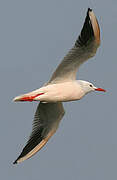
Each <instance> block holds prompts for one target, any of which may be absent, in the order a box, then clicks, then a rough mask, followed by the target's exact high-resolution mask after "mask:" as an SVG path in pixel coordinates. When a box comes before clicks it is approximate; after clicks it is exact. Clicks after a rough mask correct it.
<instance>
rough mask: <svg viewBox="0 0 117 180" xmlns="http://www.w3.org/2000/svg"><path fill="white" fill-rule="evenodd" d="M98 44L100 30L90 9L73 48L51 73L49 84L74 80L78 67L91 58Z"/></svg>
mask: <svg viewBox="0 0 117 180" xmlns="http://www.w3.org/2000/svg"><path fill="white" fill-rule="evenodd" d="M99 44H100V28H99V25H98V21H97V19H96V17H95V15H94V13H93V11H92V10H91V9H88V11H87V15H86V18H85V22H84V25H83V28H82V30H81V33H80V35H79V37H78V39H77V40H76V42H75V45H74V47H73V48H72V49H71V50H70V51H69V52H68V54H67V55H66V56H65V57H64V59H63V61H62V62H61V63H60V65H59V66H58V67H57V69H56V71H55V72H54V73H53V75H52V77H51V79H50V82H51V83H57V82H64V81H68V80H70V79H72V80H73V79H76V73H77V69H78V67H79V66H80V65H81V64H82V63H83V62H85V61H86V60H88V59H89V58H91V57H93V56H94V55H95V53H96V50H97V48H98V46H99Z"/></svg>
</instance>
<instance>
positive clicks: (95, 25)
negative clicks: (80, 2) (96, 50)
mask: <svg viewBox="0 0 117 180" xmlns="http://www.w3.org/2000/svg"><path fill="white" fill-rule="evenodd" d="M87 13H88V15H89V18H90V21H91V24H92V29H93V33H94V38H95V41H96V44H97V45H98V46H99V45H100V27H99V23H98V20H97V18H96V16H95V14H94V12H93V10H92V9H90V8H88V11H87Z"/></svg>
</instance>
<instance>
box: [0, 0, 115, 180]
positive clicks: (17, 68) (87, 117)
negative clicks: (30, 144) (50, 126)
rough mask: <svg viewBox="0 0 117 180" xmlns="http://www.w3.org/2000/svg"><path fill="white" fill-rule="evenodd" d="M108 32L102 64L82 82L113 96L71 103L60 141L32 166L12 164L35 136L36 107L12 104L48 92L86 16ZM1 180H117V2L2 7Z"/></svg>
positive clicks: (23, 2)
mask: <svg viewBox="0 0 117 180" xmlns="http://www.w3.org/2000/svg"><path fill="white" fill-rule="evenodd" d="M88 7H90V8H92V9H93V11H94V13H95V15H96V16H97V19H98V21H99V25H100V28H101V46H100V48H99V49H98V51H97V54H96V56H95V57H94V58H93V59H92V60H89V61H88V62H86V63H85V64H83V65H82V67H81V68H80V71H79V74H78V76H77V77H78V79H82V80H88V81H91V82H92V83H94V84H95V85H97V86H99V87H102V88H105V89H107V93H105V94H104V93H91V94H88V95H87V96H85V97H84V98H83V99H82V100H81V101H77V102H70V103H65V104H64V106H65V110H66V115H65V116H64V118H63V120H62V121H61V124H60V127H59V129H58V131H57V133H56V134H55V135H54V136H53V137H52V138H51V140H49V142H48V144H47V145H46V146H45V147H44V148H43V149H42V150H41V151H40V152H38V153H37V154H36V155H35V156H34V157H32V158H31V159H29V160H27V161H24V162H23V163H21V164H19V165H13V164H12V162H13V161H14V160H15V159H16V158H17V156H18V155H19V154H20V152H21V150H22V148H23V146H24V145H25V143H26V141H27V139H28V136H29V134H30V132H31V128H32V120H33V116H34V112H35V110H36V106H37V103H13V102H12V98H13V97H14V96H16V95H19V94H21V93H25V92H29V91H31V90H34V89H36V88H39V87H41V85H42V84H43V83H45V82H46V81H47V80H48V79H49V77H50V76H51V74H52V72H53V70H54V69H55V67H56V66H57V65H58V63H59V62H60V61H61V59H62V58H63V57H64V55H65V54H66V53H67V52H68V50H69V49H70V48H71V47H72V45H73V44H74V42H75V40H76V38H77V36H78V35H79V33H80V31H81V28H82V25H83V23H84V19H85V16H86V12H87V8H88ZM0 19H1V20H0V32H1V33H0V36H1V38H0V49H1V51H0V62H1V63H0V83H1V85H0V92H1V93H0V104H1V121H0V178H1V179H4V180H9V179H12V180H16V179H17V180H21V179H22V180H32V179H33V180H39V179H41V180H45V179H48V180H50V179H51V180H60V179H61V180H65V179H67V180H71V179H78V180H94V179H95V180H110V179H112V180H116V179H117V110H116V109H117V100H116V98H117V95H116V92H117V81H116V77H117V70H116V69H117V50H116V49H117V47H116V46H117V43H116V41H117V1H116V0H111V1H109V0H98V1H97V0H49V1H47V0H38V1H37V0H33V1H30V0H20V1H16V0H10V1H9V0H1V1H0Z"/></svg>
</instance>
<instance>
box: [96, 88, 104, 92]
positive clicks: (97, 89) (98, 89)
mask: <svg viewBox="0 0 117 180" xmlns="http://www.w3.org/2000/svg"><path fill="white" fill-rule="evenodd" d="M95 91H103V92H106V90H105V89H102V88H96V89H95Z"/></svg>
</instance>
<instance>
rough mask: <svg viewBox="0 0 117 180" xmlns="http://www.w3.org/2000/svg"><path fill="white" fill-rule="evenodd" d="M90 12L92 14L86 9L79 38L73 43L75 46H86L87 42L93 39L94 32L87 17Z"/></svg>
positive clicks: (90, 10)
mask: <svg viewBox="0 0 117 180" xmlns="http://www.w3.org/2000/svg"><path fill="white" fill-rule="evenodd" d="M90 12H92V9H90V8H88V10H87V14H86V18H85V21H84V24H83V28H82V30H81V33H80V36H79V37H78V40H77V41H76V43H75V45H76V46H86V45H87V43H88V42H89V40H92V39H93V38H94V31H93V27H92V22H91V18H90V15H89V13H90Z"/></svg>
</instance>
